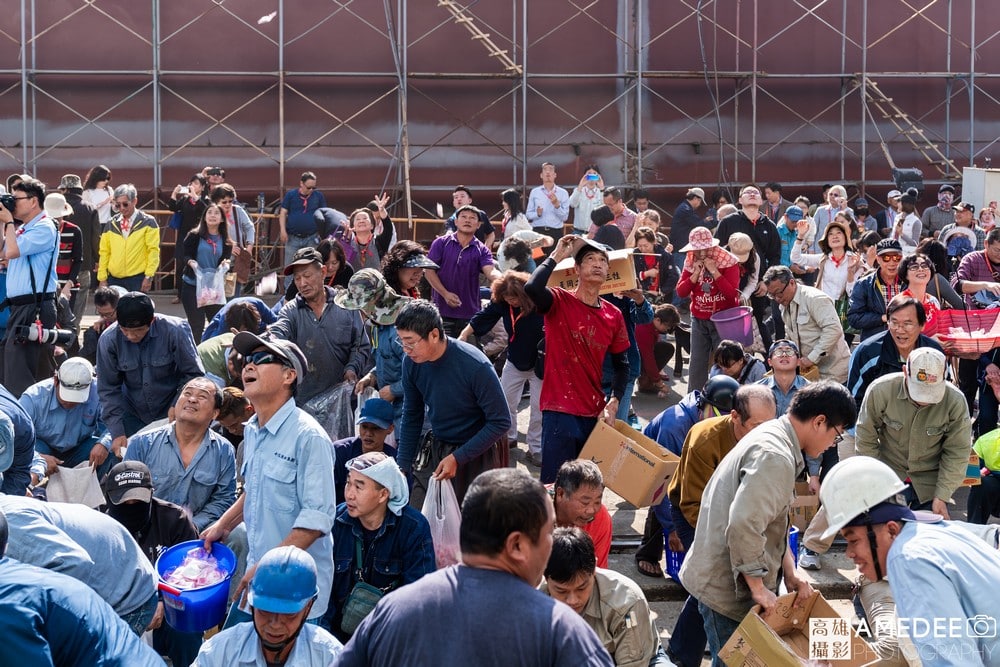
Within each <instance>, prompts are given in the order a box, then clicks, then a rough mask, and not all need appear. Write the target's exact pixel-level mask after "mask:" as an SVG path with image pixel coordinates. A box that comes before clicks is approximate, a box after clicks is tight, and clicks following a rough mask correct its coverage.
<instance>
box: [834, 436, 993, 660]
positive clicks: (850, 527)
mask: <svg viewBox="0 0 1000 667" xmlns="http://www.w3.org/2000/svg"><path fill="white" fill-rule="evenodd" d="M906 488H907V486H906V484H904V483H903V482H901V481H900V480H899V477H898V475H897V474H896V473H895V472H894V471H893V470H892V469H891V468H890V467H889V466H887V465H886V464H884V463H882V462H880V461H877V460H875V459H873V458H870V457H867V456H855V457H852V458H849V459H847V460H845V461H842V462H840V463H838V464H837V465H836V466H834V467H833V469H832V470H831V471H830V474H829V475H827V478H826V481H825V482H824V484H823V487H822V488H821V489H820V500H821V501H822V503H823V507H825V508H826V511H827V514H828V515H829V521H830V525H829V528H827V530H826V532H825V533H824V534H823V538H824V539H829V538H832V537H833V536H835V535H836V534H837V532H838V531H840V532H841V533H842V534H843V536H844V538H845V539H846V540H847V556H848V557H849V558H851V559H852V560H853V561H854V563H855V564H856V565H857V566H858V569H859V570H860V572H861V574H862V576H863V577H864V578H865V579H866V580H868V581H870V582H880V581H881V580H882V579H883V578H887V579H888V581H889V586H890V587H891V589H892V594H893V596H894V597H895V602H896V622H895V624H894V627H893V628H892V630H893V631H897V632H898V633H899V634H900V635H908V636H909V638H910V639H912V641H913V644H914V645H915V651H914V652H915V653H916V655H905V653H906V651H905V649H904V651H903V652H904V657H905V658H906V660H907V661H908V662H911V663H912V662H914V659H918V660H919V661H922V663H923V664H925V665H963V666H968V665H993V664H997V660H998V659H1000V640H998V638H997V632H996V619H997V618H998V617H1000V598H998V597H997V595H996V593H995V587H996V582H997V581H1000V553H998V552H997V551H996V550H995V549H989V548H984V545H983V542H982V540H981V539H980V538H979V537H977V536H976V535H974V534H973V533H971V532H969V531H967V530H966V529H965V528H962V527H961V526H960V525H959V524H955V523H952V522H945V521H941V520H940V517H938V516H934V515H930V517H928V516H927V515H926V514H924V513H917V514H921V516H919V517H918V516H917V514H915V513H914V512H913V511H912V510H910V509H909V508H908V507H907V506H906V505H905V504H904V501H903V499H902V498H901V497H900V496H899V495H898V494H901V493H902V492H904V491H905V490H906ZM928 518H929V520H928ZM901 647H902V642H901Z"/></svg>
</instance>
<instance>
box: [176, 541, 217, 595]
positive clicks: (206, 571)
mask: <svg viewBox="0 0 1000 667" xmlns="http://www.w3.org/2000/svg"><path fill="white" fill-rule="evenodd" d="M228 574H229V573H228V572H226V570H224V569H222V568H220V567H219V563H218V561H216V560H215V556H213V555H212V554H211V553H210V552H208V551H205V549H204V548H202V547H195V548H194V549H191V550H190V551H188V552H187V554H186V555H185V556H184V560H182V561H181V564H180V565H178V566H177V567H175V568H174V569H172V570H170V571H169V572H167V573H166V574H165V575H164V576H163V581H164V582H165V583H167V584H169V585H170V586H173V587H174V588H177V589H179V590H182V591H184V590H190V589H192V588H203V587H205V586H211V585H212V584H217V583H219V582H220V581H224V580H225V578H226V577H227V576H228Z"/></svg>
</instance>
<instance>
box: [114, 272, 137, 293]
mask: <svg viewBox="0 0 1000 667" xmlns="http://www.w3.org/2000/svg"><path fill="white" fill-rule="evenodd" d="M145 279H146V276H145V275H143V274H141V273H140V274H139V275H137V276H128V277H127V278H115V277H114V276H108V285H109V286H110V287H115V286H116V285H117V286H118V287H124V288H125V289H126V290H128V291H129V292H141V291H142V281H143V280H145Z"/></svg>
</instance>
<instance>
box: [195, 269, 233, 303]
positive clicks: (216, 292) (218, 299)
mask: <svg viewBox="0 0 1000 667" xmlns="http://www.w3.org/2000/svg"><path fill="white" fill-rule="evenodd" d="M194 276H195V281H196V282H195V297H196V299H197V302H198V307H199V308H204V307H205V306H224V305H226V270H225V269H224V268H219V269H218V270H215V269H202V268H197V269H195V270H194Z"/></svg>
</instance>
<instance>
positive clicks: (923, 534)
mask: <svg viewBox="0 0 1000 667" xmlns="http://www.w3.org/2000/svg"><path fill="white" fill-rule="evenodd" d="M886 569H887V570H888V579H889V586H890V587H891V588H892V594H893V597H895V598H896V617H897V619H899V622H900V623H905V624H906V627H907V628H913V630H912V633H911V634H910V637H911V639H912V640H913V643H914V644H915V645H916V648H917V652H918V655H919V657H920V659H921V660H922V661H923V664H925V665H956V666H957V665H962V666H963V667H969V666H971V665H995V664H997V661H998V660H1000V639H998V637H997V627H996V623H997V619H998V618H1000V597H998V596H997V593H996V587H997V582H1000V552H998V551H997V550H996V549H992V548H989V547H988V546H987V545H984V544H983V541H982V540H981V539H980V538H979V537H977V536H976V535H975V534H973V533H971V532H969V531H967V530H965V529H964V528H961V527H960V526H958V525H955V524H950V523H946V522H943V521H941V522H937V523H917V522H911V521H906V522H904V523H903V529H902V531H900V533H899V536H898V537H897V538H896V539H895V540H894V541H893V543H892V546H891V547H890V548H889V554H888V556H887V557H886ZM921 623H926V624H927V625H929V631H928V628H927V627H926V626H925V627H919V626H920V624H921Z"/></svg>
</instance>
